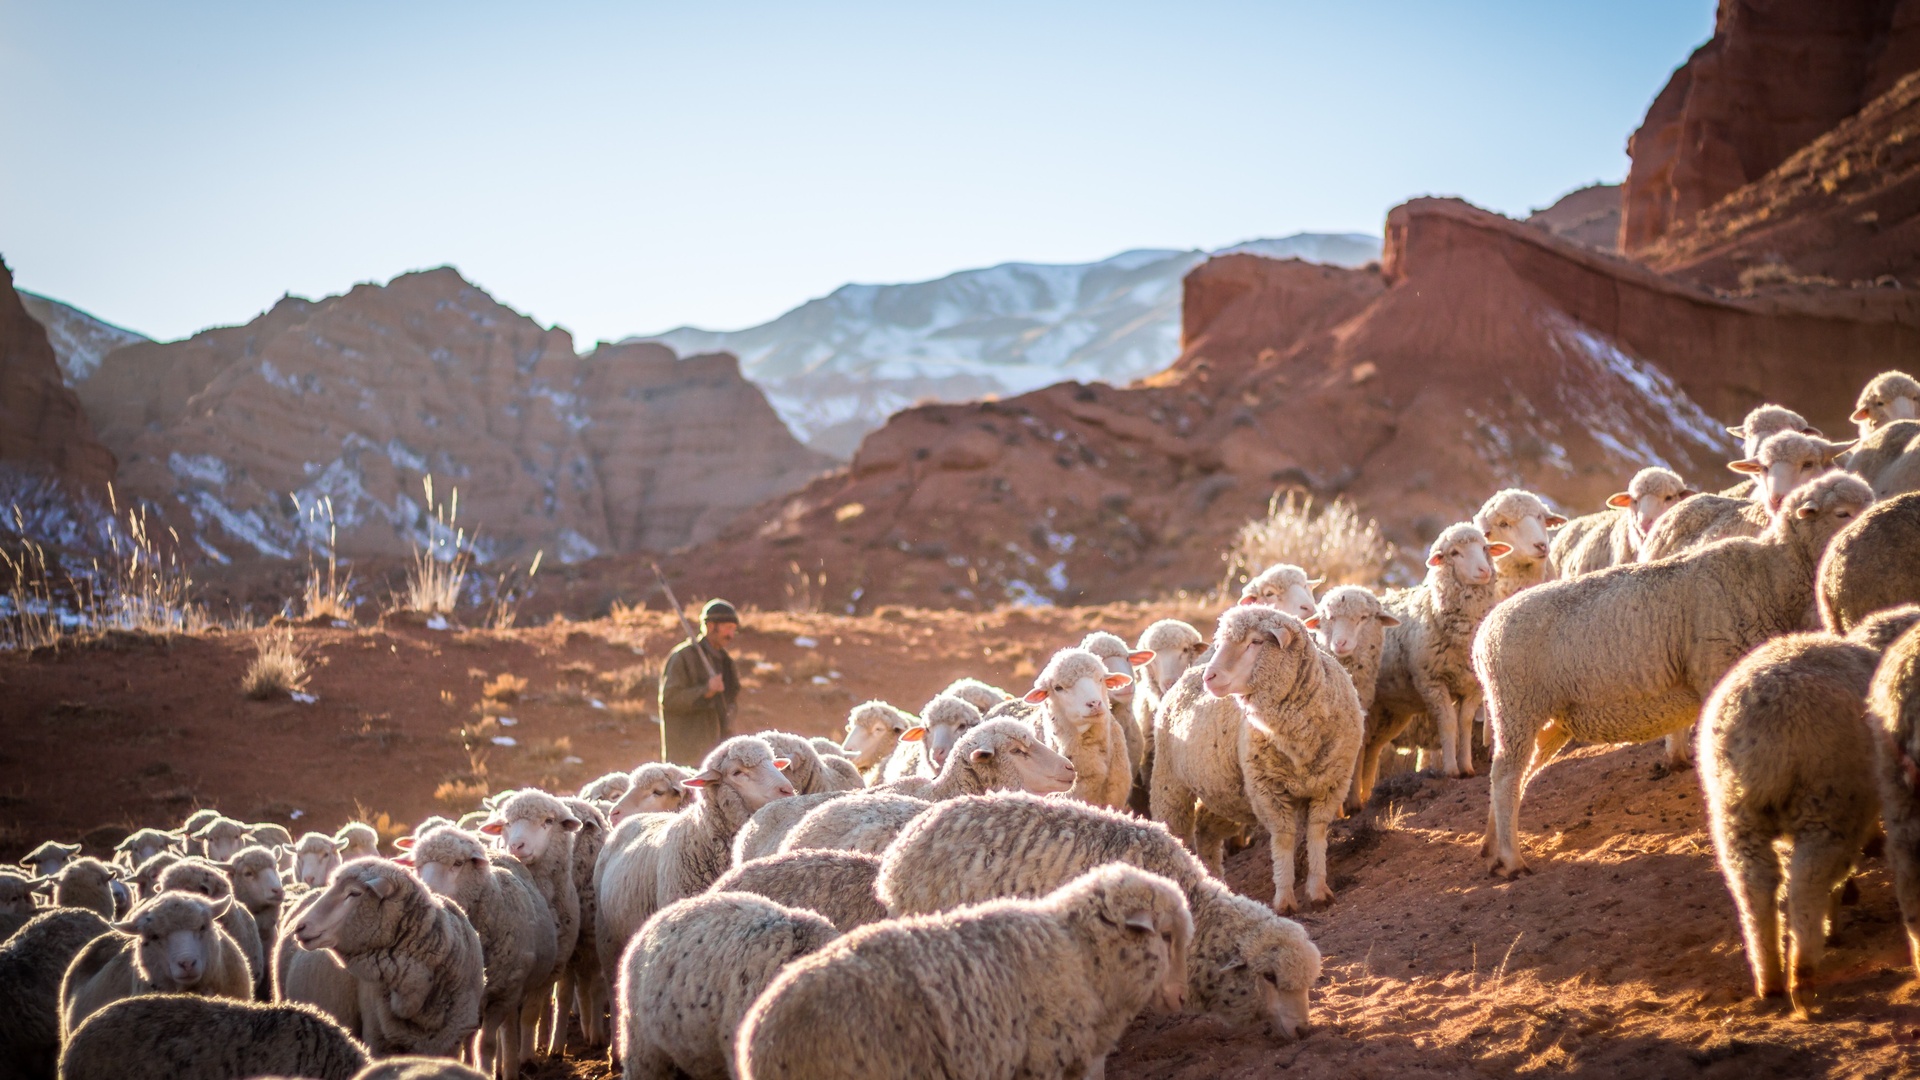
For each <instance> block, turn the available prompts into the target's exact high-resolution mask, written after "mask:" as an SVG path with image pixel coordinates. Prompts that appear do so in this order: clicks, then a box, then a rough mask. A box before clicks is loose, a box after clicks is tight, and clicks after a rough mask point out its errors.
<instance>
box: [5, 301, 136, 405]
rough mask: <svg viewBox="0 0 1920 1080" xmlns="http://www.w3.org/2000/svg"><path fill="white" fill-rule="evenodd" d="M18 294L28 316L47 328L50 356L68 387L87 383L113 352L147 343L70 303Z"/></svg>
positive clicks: (132, 333) (134, 334) (131, 332)
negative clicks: (51, 345) (51, 351)
mask: <svg viewBox="0 0 1920 1080" xmlns="http://www.w3.org/2000/svg"><path fill="white" fill-rule="evenodd" d="M19 292H20V302H21V303H22V304H24V305H25V306H26V309H27V314H29V315H31V316H33V318H34V320H35V321H36V322H38V323H39V324H40V325H42V326H44V327H46V328H47V340H48V341H51V342H52V343H53V355H54V357H55V358H56V359H58V360H59V361H60V374H61V375H62V376H64V377H65V378H66V382H67V385H68V386H76V385H78V384H80V383H83V382H86V381H87V379H88V377H89V376H91V375H92V374H93V373H94V372H95V371H97V370H98V369H99V367H100V361H101V360H102V359H104V358H105V357H106V355H107V354H108V353H110V352H112V351H113V350H115V349H118V348H120V347H121V346H123V345H132V344H135V343H137V342H141V341H146V340H148V338H147V336H146V335H144V334H136V333H134V332H133V331H131V330H128V329H125V328H123V327H119V326H115V325H113V324H112V323H110V322H107V321H106V320H104V319H101V318H98V317H97V316H93V315H89V314H87V313H86V312H84V311H81V310H80V309H79V308H77V307H74V306H73V305H72V304H63V303H61V302H60V301H58V300H55V299H53V298H51V297H46V296H41V295H39V294H37V293H30V292H27V291H26V290H25V289H22V290H20V291H19Z"/></svg>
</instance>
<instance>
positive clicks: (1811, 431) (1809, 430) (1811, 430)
mask: <svg viewBox="0 0 1920 1080" xmlns="http://www.w3.org/2000/svg"><path fill="white" fill-rule="evenodd" d="M1800 434H1802V435H1811V436H1813V437H1814V438H1816V439H1824V438H1826V435H1825V434H1823V433H1822V432H1821V431H1820V429H1819V428H1817V427H1814V426H1813V425H1812V424H1808V425H1807V426H1806V427H1803V428H1801V429H1800Z"/></svg>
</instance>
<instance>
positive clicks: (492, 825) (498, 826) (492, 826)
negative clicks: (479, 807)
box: [480, 817, 507, 836]
mask: <svg viewBox="0 0 1920 1080" xmlns="http://www.w3.org/2000/svg"><path fill="white" fill-rule="evenodd" d="M480 831H481V832H482V833H485V834H486V835H488V836H499V835H500V834H501V833H503V832H506V831H507V823H506V822H504V821H501V820H500V819H499V818H496V817H490V818H488V819H487V820H485V821H483V822H481V823H480Z"/></svg>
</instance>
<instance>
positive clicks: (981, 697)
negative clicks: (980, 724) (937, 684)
mask: <svg viewBox="0 0 1920 1080" xmlns="http://www.w3.org/2000/svg"><path fill="white" fill-rule="evenodd" d="M940 692H941V693H943V694H945V695H947V696H948V697H957V698H959V699H960V700H961V701H964V702H966V703H967V704H969V705H971V706H973V707H974V708H976V709H979V710H980V712H981V713H982V714H985V713H986V711H987V710H988V709H991V708H993V707H994V706H995V705H998V704H1000V703H1001V702H1003V701H1006V700H1007V699H1009V698H1011V697H1013V695H1012V694H1009V693H1007V692H1006V691H1005V690H1002V689H1000V688H999V687H997V686H994V685H993V684H991V683H984V682H981V681H980V680H979V679H975V678H971V677H967V676H963V677H961V678H958V679H955V680H953V681H952V682H950V683H948V684H947V688H946V689H945V690H942V691H940Z"/></svg>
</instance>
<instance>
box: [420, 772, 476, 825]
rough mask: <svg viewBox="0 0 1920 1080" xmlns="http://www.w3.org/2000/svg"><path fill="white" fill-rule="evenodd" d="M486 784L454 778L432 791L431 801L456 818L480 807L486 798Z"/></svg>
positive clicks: (465, 778) (469, 779)
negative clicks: (482, 800)
mask: <svg viewBox="0 0 1920 1080" xmlns="http://www.w3.org/2000/svg"><path fill="white" fill-rule="evenodd" d="M487 794H488V791H487V782H486V781H485V780H476V779H473V778H471V777H464V776H462V777H455V778H453V779H451V780H448V781H446V782H445V783H443V784H441V785H440V786H439V787H437V788H434V789H433V801H434V802H437V803H439V804H440V805H441V806H442V807H443V808H445V810H446V811H447V813H448V814H451V815H453V816H455V817H458V816H459V815H461V814H464V813H466V812H467V811H469V810H472V809H474V808H476V807H478V806H479V805H480V800H481V799H484V798H486V797H487Z"/></svg>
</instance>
